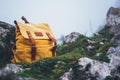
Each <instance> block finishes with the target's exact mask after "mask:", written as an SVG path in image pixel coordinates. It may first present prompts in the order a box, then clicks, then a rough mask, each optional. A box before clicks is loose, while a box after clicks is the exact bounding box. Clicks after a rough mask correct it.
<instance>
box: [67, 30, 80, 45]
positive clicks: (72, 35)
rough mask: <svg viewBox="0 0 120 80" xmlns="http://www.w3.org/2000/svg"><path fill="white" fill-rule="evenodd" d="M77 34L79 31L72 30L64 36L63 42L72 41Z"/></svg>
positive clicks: (78, 34)
mask: <svg viewBox="0 0 120 80" xmlns="http://www.w3.org/2000/svg"><path fill="white" fill-rule="evenodd" d="M79 36H80V33H78V32H72V33H70V34H69V35H66V36H65V43H68V42H74V41H75V40H76V39H77V38H78V37H79Z"/></svg>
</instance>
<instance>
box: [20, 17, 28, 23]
mask: <svg viewBox="0 0 120 80" xmlns="http://www.w3.org/2000/svg"><path fill="white" fill-rule="evenodd" d="M21 19H22V20H23V21H24V22H25V23H29V21H28V20H27V19H26V18H25V17H24V16H22V17H21Z"/></svg>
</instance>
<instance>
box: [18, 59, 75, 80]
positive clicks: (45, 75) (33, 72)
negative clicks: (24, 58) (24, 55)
mask: <svg viewBox="0 0 120 80" xmlns="http://www.w3.org/2000/svg"><path fill="white" fill-rule="evenodd" d="M75 61H76V58H74V57H73V58H72V57H69V58H67V57H54V58H45V59H41V60H39V61H37V62H35V63H32V64H31V65H29V64H24V63H22V64H21V63H20V64H21V65H22V66H24V68H30V70H26V71H24V72H22V73H18V74H17V75H20V76H25V77H34V78H38V79H40V80H58V79H59V77H60V76H61V75H62V74H63V73H64V72H67V71H68V70H69V69H70V68H71V67H72V66H73V64H74V63H75Z"/></svg>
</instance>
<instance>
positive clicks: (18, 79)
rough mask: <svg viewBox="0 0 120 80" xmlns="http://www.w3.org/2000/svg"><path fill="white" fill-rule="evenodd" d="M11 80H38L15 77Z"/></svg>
mask: <svg viewBox="0 0 120 80" xmlns="http://www.w3.org/2000/svg"><path fill="white" fill-rule="evenodd" d="M13 80H38V79H34V78H30V77H20V76H15V77H14V79H13Z"/></svg>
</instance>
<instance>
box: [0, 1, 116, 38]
mask: <svg viewBox="0 0 120 80" xmlns="http://www.w3.org/2000/svg"><path fill="white" fill-rule="evenodd" d="M115 2H116V0H0V21H4V22H7V23H10V24H13V21H14V20H15V19H16V20H19V21H21V20H20V18H21V16H23V15H24V16H25V17H26V18H27V19H28V20H29V21H30V22H33V23H44V22H47V23H49V25H50V26H51V29H52V31H53V33H54V34H55V36H56V37H57V38H60V37H61V35H66V34H69V33H71V32H80V33H81V34H84V35H91V34H92V33H93V32H95V31H96V30H98V29H99V27H100V26H101V25H103V24H104V23H105V18H106V13H107V11H108V9H109V8H110V7H111V6H114V5H115V4H116V3H115Z"/></svg>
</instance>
